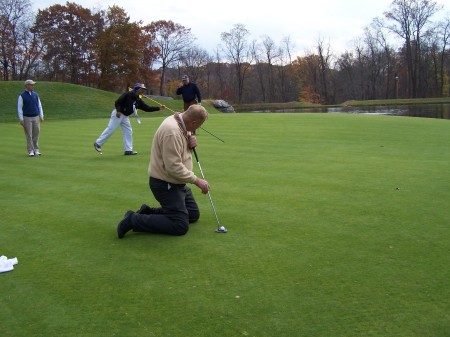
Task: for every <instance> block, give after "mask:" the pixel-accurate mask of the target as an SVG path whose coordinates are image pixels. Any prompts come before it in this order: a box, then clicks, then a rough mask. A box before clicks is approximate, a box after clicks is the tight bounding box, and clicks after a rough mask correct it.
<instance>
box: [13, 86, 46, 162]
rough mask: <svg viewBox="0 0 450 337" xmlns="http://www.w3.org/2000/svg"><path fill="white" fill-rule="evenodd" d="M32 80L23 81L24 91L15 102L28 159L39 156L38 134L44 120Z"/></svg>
mask: <svg viewBox="0 0 450 337" xmlns="http://www.w3.org/2000/svg"><path fill="white" fill-rule="evenodd" d="M35 84H36V82H34V81H33V80H26V81H25V91H24V92H22V93H21V94H20V95H19V99H18V101H17V115H18V117H19V123H20V125H22V127H23V129H24V131H25V138H26V140H27V150H28V155H29V156H30V157H34V156H40V155H41V152H39V145H38V142H39V133H40V124H41V122H42V121H43V120H44V112H43V111H42V104H41V101H40V99H39V95H38V94H37V93H36V92H34V91H33V90H34V85H35Z"/></svg>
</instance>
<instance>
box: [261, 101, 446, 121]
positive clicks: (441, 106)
mask: <svg viewBox="0 0 450 337" xmlns="http://www.w3.org/2000/svg"><path fill="white" fill-rule="evenodd" d="M254 112H322V113H348V114H372V115H387V116H407V117H424V118H439V119H450V103H433V104H431V103H430V104H411V105H407V104H405V105H403V104H402V105H379V106H359V107H358V106H347V107H335V108H326V107H323V108H305V109H283V110H275V111H273V110H272V111H254Z"/></svg>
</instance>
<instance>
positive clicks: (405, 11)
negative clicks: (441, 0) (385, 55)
mask: <svg viewBox="0 0 450 337" xmlns="http://www.w3.org/2000/svg"><path fill="white" fill-rule="evenodd" d="M440 9H441V6H439V5H438V4H437V3H436V2H435V1H430V0H394V1H393V2H392V4H391V6H390V10H389V11H386V12H384V15H385V17H386V18H387V19H388V20H390V21H391V22H393V23H392V24H391V25H389V26H387V28H388V29H389V30H390V31H392V32H393V33H394V34H396V35H397V36H399V37H400V38H402V39H403V42H404V48H405V57H406V63H407V69H408V77H409V79H410V86H411V96H412V97H413V98H416V97H417V91H418V84H419V79H420V73H419V71H420V58H421V48H422V38H423V37H424V35H426V34H427V33H428V31H427V30H426V27H427V24H428V23H429V21H430V18H431V17H432V16H433V15H434V14H435V13H436V12H437V11H438V10H440Z"/></svg>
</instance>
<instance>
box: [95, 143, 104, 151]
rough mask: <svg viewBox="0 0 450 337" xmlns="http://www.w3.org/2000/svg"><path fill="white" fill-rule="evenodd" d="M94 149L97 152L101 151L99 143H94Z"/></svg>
mask: <svg viewBox="0 0 450 337" xmlns="http://www.w3.org/2000/svg"><path fill="white" fill-rule="evenodd" d="M94 149H95V151H97V152H102V147H101V146H100V145H98V144H97V143H94Z"/></svg>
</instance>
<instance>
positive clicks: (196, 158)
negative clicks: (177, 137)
mask: <svg viewBox="0 0 450 337" xmlns="http://www.w3.org/2000/svg"><path fill="white" fill-rule="evenodd" d="M192 150H194V155H195V160H196V161H197V163H198V156H197V151H195V147H194V148H193V149H192Z"/></svg>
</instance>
